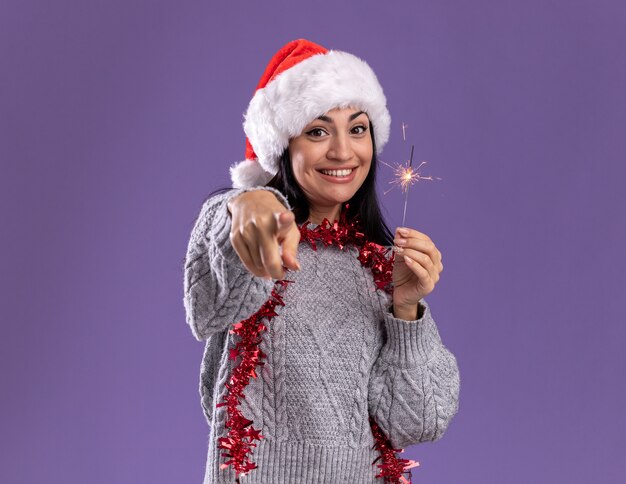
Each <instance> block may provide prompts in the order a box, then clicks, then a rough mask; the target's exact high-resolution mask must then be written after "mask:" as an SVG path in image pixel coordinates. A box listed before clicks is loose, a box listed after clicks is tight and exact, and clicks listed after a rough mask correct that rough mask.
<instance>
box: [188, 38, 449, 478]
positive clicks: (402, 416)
mask: <svg viewBox="0 0 626 484" xmlns="http://www.w3.org/2000/svg"><path fill="white" fill-rule="evenodd" d="M245 118H246V119H245V122H244V131H245V132H246V135H247V139H246V160H244V161H243V162H240V163H237V164H235V165H233V166H232V167H231V177H232V180H233V184H234V188H232V189H230V190H228V191H226V192H225V193H220V194H217V195H215V196H212V197H210V198H209V199H208V200H207V201H206V202H205V203H204V205H203V206H202V209H201V210H200V214H199V216H198V218H197V220H196V223H195V226H194V228H193V230H192V234H191V238H190V241H189V245H188V250H187V256H186V261H185V279H184V291H185V294H184V305H185V309H186V314H187V323H188V324H189V325H190V327H191V330H192V332H193V334H194V336H195V337H196V339H198V340H200V341H205V351H204V357H203V361H202V367H201V379H200V393H201V396H202V406H203V409H204V412H205V415H206V418H207V421H208V423H209V424H210V426H211V433H210V438H209V450H208V455H207V464H206V471H205V477H204V482H205V484H208V483H227V482H229V483H230V482H242V483H247V482H249V483H252V482H254V483H257V482H258V483H277V484H282V483H298V484H305V483H322V482H332V483H335V482H355V483H356V482H358V483H368V482H381V479H377V475H378V476H381V477H382V476H385V477H387V481H386V482H400V475H399V472H398V471H397V466H395V468H396V470H395V471H394V470H393V469H394V461H393V460H390V453H389V452H385V449H387V450H389V449H391V447H393V449H396V450H397V449H402V448H403V447H406V446H408V445H411V444H417V443H420V442H426V441H435V440H438V439H440V438H441V437H442V436H443V434H444V432H445V431H446V429H447V428H448V425H449V423H450V421H451V420H452V418H453V416H454V415H455V414H456V413H457V411H458V397H459V390H460V378H459V370H458V366H457V362H456V359H455V357H454V355H453V354H452V353H451V352H450V351H449V350H448V349H447V348H446V347H445V346H444V344H443V343H442V341H441V338H440V336H439V332H438V330H437V325H436V324H435V321H434V320H433V317H432V314H431V311H430V307H429V305H428V303H427V302H426V300H425V299H424V297H425V296H426V295H427V294H429V293H430V292H432V290H433V289H434V287H435V284H436V283H437V282H438V281H439V277H440V273H441V271H442V270H443V264H442V262H441V260H442V256H441V252H440V251H439V250H438V249H437V247H436V246H435V244H434V243H433V241H432V240H431V239H430V237H428V236H427V235H426V234H424V233H422V232H419V231H418V230H415V229H411V228H398V229H397V230H396V231H395V234H392V233H391V231H390V230H389V228H388V227H387V225H386V224H385V222H384V220H383V217H382V215H381V211H380V207H379V203H378V199H377V195H376V189H375V182H376V166H377V162H376V159H377V158H376V157H377V154H378V153H380V151H381V150H382V147H383V146H384V145H385V143H386V142H387V139H388V137H389V126H390V117H389V113H388V111H387V108H386V100H385V96H384V94H383V92H382V88H381V87H380V85H379V84H378V80H377V78H376V76H375V74H374V73H373V71H372V70H371V68H370V67H369V66H368V65H367V64H366V63H365V62H364V61H362V60H361V59H359V58H357V57H355V56H353V55H352V54H348V53H346V52H341V51H332V50H327V49H324V48H323V47H321V46H319V45H317V44H314V43H312V42H309V41H307V40H304V39H298V40H295V41H293V42H290V43H288V44H287V45H285V46H284V47H283V48H282V49H280V50H279V51H278V53H277V54H276V55H275V56H274V57H273V58H272V60H271V61H270V63H269V65H268V68H267V69H266V72H265V73H264V75H263V76H262V78H261V81H260V83H259V86H258V87H257V91H256V93H255V95H254V97H253V99H252V101H251V102H250V105H249V107H248V111H247V112H246V116H245ZM331 222H332V223H331ZM392 245H393V248H394V251H392V250H390V249H391V247H392ZM385 445H386V446H387V447H385ZM379 457H383V459H382V461H379V462H378V463H377V464H374V465H373V463H374V462H375V461H377V460H379ZM395 463H396V464H397V461H395ZM407 467H408V466H407Z"/></svg>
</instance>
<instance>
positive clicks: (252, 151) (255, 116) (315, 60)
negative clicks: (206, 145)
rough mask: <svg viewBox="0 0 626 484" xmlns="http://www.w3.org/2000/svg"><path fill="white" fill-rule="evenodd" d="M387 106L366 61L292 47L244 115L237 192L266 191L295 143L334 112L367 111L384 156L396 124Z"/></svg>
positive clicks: (234, 172) (301, 42)
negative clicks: (242, 155)
mask: <svg viewBox="0 0 626 484" xmlns="http://www.w3.org/2000/svg"><path fill="white" fill-rule="evenodd" d="M386 104H387V101H386V98H385V94H384V93H383V90H382V87H381V86H380V84H379V83H378V79H377V78H376V74H374V71H373V70H372V69H371V68H370V66H369V65H368V64H367V63H366V62H365V61H363V60H362V59H359V58H358V57H356V56H354V55H352V54H349V53H347V52H342V51H339V50H328V49H325V48H324V47H322V46H320V45H318V44H315V43H313V42H310V41H308V40H305V39H297V40H293V41H291V42H289V43H288V44H286V45H285V46H283V47H282V48H281V49H280V50H279V51H278V52H277V53H276V54H275V55H274V57H272V59H271V60H270V62H269V64H268V66H267V68H266V69H265V72H264V73H263V76H262V77H261V80H260V81H259V84H258V86H257V88H256V91H255V93H254V96H253V98H252V100H251V101H250V104H249V105H248V109H247V111H246V113H245V114H244V119H245V120H244V122H243V129H244V132H245V133H246V154H245V157H246V159H245V160H243V161H240V162H237V163H234V164H233V165H232V166H231V167H230V176H231V179H232V182H233V186H234V187H235V188H247V187H252V186H258V185H265V184H266V183H267V182H268V181H269V180H270V179H271V178H272V177H273V176H274V175H275V174H276V173H277V171H278V166H279V162H280V157H281V155H282V154H283V152H284V151H285V149H286V148H287V147H288V146H289V140H290V138H293V137H295V136H299V135H300V134H301V132H302V130H303V129H304V128H305V126H306V125H307V124H309V123H310V122H311V121H313V120H314V119H315V118H317V117H318V116H321V115H322V114H324V113H326V112H327V111H329V110H331V109H334V108H345V107H348V106H351V107H354V108H358V109H361V110H362V111H365V113H366V114H367V115H368V116H369V119H370V121H371V122H372V125H373V126H374V133H375V135H374V136H375V138H374V141H375V142H376V153H377V154H378V153H380V152H381V151H382V149H383V146H384V145H385V144H386V143H387V140H388V139H389V127H390V124H391V117H390V116H389V111H388V110H387V105H386Z"/></svg>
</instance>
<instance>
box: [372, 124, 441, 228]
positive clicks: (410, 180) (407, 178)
mask: <svg viewBox="0 0 626 484" xmlns="http://www.w3.org/2000/svg"><path fill="white" fill-rule="evenodd" d="M407 126H408V125H406V124H404V123H402V140H403V141H406V127H407ZM414 149H415V145H411V157H410V158H409V161H408V163H407V164H403V163H396V164H395V166H392V165H390V164H389V163H386V162H384V161H383V160H381V159H379V160H378V161H380V162H381V163H383V164H385V165H387V166H388V167H389V168H391V169H393V174H394V176H395V178H394V179H393V180H391V181H390V182H389V183H392V184H395V185H399V186H400V189H401V190H402V192H403V193H404V213H403V215H402V227H404V222H405V220H406V207H407V204H408V201H409V188H410V187H411V185H413V184H414V183H417V182H418V181H419V180H431V181H432V180H434V179H437V180H441V178H439V177H432V176H422V175H421V174H420V172H419V169H420V168H421V167H422V165H424V164H426V163H427V162H426V161H422V162H421V163H420V164H419V166H418V167H417V168H415V169H413V151H414ZM391 190H393V187H391V188H390V189H389V190H387V191H386V192H385V193H384V194H385V195H387V193H389V192H390V191H391Z"/></svg>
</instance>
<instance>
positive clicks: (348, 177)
mask: <svg viewBox="0 0 626 484" xmlns="http://www.w3.org/2000/svg"><path fill="white" fill-rule="evenodd" d="M357 169H358V167H354V168H343V169H341V170H325V169H319V170H317V171H318V173H320V174H321V175H322V178H324V179H325V180H328V181H331V182H334V183H347V182H350V181H352V180H353V179H354V176H355V173H356V171H357Z"/></svg>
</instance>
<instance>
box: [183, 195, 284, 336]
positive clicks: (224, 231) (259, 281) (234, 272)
mask: <svg viewBox="0 0 626 484" xmlns="http://www.w3.org/2000/svg"><path fill="white" fill-rule="evenodd" d="M252 190H269V191H271V192H272V193H274V194H275V195H276V197H277V198H278V199H279V200H280V201H281V202H282V203H283V205H285V207H287V208H288V209H289V210H291V206H290V205H289V202H288V201H287V199H286V197H285V196H284V195H283V194H282V193H281V192H280V191H278V190H276V189H274V188H271V187H252V188H245V189H244V188H235V189H231V190H230V191H228V192H226V193H221V194H218V195H215V196H213V197H211V198H209V199H208V200H207V201H206V202H205V203H204V204H203V205H202V208H201V209H200V214H199V215H198V217H197V219H196V222H195V224H194V227H193V229H192V231H191V236H190V239H189V244H188V246H187V254H186V257H185V265H184V296H183V304H184V306H185V313H186V321H187V324H188V325H189V326H190V327H191V331H192V333H193V335H194V337H195V338H196V339H197V340H198V341H203V340H207V339H208V338H209V337H210V336H211V335H212V334H214V333H217V332H220V331H223V330H224V329H226V328H227V327H228V325H230V324H232V323H233V322H237V321H239V320H241V319H244V318H246V317H248V316H250V315H251V314H252V313H254V312H255V311H256V310H258V309H259V307H261V305H262V304H263V302H265V301H266V300H267V299H268V298H269V296H270V294H271V291H272V288H273V287H274V281H273V280H269V281H268V280H265V279H263V278H261V277H256V276H254V275H253V274H252V273H250V272H249V271H248V270H247V269H246V268H245V266H244V265H243V263H242V262H241V259H239V255H238V254H237V252H236V251H235V249H234V248H233V246H232V244H231V242H230V229H231V217H230V214H229V213H228V207H227V204H228V202H229V201H230V200H231V199H232V198H234V197H236V196H237V195H240V194H241V193H243V192H246V191H252Z"/></svg>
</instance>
